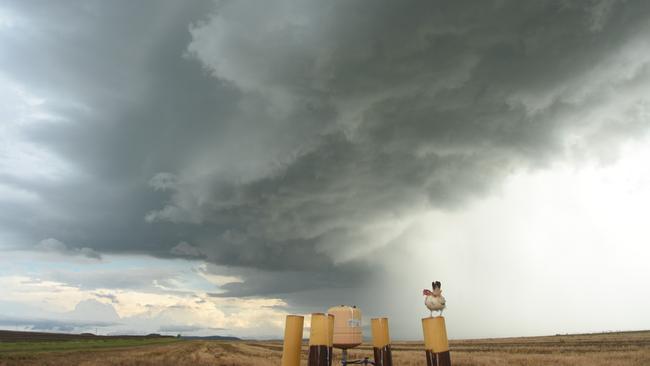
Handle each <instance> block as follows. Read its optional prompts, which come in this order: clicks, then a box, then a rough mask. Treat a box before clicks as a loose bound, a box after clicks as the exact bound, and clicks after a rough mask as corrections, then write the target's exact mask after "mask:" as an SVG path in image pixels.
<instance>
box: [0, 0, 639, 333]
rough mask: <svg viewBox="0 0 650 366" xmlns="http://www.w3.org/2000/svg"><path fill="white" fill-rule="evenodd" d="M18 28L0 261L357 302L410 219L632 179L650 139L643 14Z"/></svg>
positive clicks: (328, 17) (619, 6)
mask: <svg viewBox="0 0 650 366" xmlns="http://www.w3.org/2000/svg"><path fill="white" fill-rule="evenodd" d="M0 11H2V13H0V14H8V15H7V19H12V20H11V22H9V21H6V22H5V21H0V44H1V46H0V78H1V79H2V80H3V86H0V97H2V98H3V100H5V101H6V102H5V103H4V104H3V106H2V111H0V117H1V118H2V119H3V121H2V124H3V134H4V137H0V144H2V147H0V228H2V231H3V232H4V234H2V236H1V237H0V240H2V241H1V242H0V246H3V247H5V248H11V249H13V250H16V249H20V250H24V249H28V250H34V251H47V250H59V251H61V250H62V251H64V252H66V253H69V254H73V255H81V256H86V257H91V258H95V259H97V260H101V257H102V255H103V254H107V253H109V254H144V255H151V256H156V257H163V258H194V259H201V260H205V261H207V262H209V263H211V266H209V267H206V268H208V269H212V270H213V271H214V273H215V274H222V275H232V276H239V277H241V278H243V281H242V282H231V283H228V284H225V285H223V286H221V288H220V289H221V292H215V293H214V294H213V296H215V297H228V296H261V297H265V296H281V297H282V298H285V299H289V300H290V303H291V304H295V305H296V306H298V305H300V306H303V308H304V309H311V308H314V307H315V306H316V304H317V302H318V301H321V300H320V299H321V297H326V296H334V295H332V294H334V293H339V294H344V295H341V296H346V298H348V299H356V300H358V301H359V302H360V303H363V302H364V301H366V300H364V298H363V295H362V294H359V293H357V292H355V291H354V289H356V288H359V287H361V286H363V285H365V284H367V283H368V282H370V281H371V279H373V278H376V276H377V275H378V274H380V273H382V271H383V270H384V268H383V267H382V265H381V263H384V262H385V260H386V258H387V256H390V255H393V254H394V253H395V251H396V250H398V249H396V248H399V247H400V246H401V236H402V235H403V234H404V231H405V230H406V229H407V227H409V225H410V223H411V221H412V219H413V217H415V216H417V215H419V214H422V213H424V212H427V211H430V210H442V211H452V212H453V211H458V210H461V209H462V208H463V207H465V206H466V205H468V204H471V203H472V202H473V201H474V200H476V199H478V198H482V197H486V196H488V195H489V194H490V193H491V192H493V191H494V190H497V189H499V187H500V186H501V184H502V182H503V180H504V179H505V178H506V177H507V176H509V175H510V174H512V173H513V172H519V171H535V170H538V169H544V168H547V167H548V166H550V165H551V164H552V163H553V162H556V161H583V160H597V161H601V162H605V163H607V162H611V161H615V160H616V158H617V156H618V149H619V146H620V145H621V144H622V143H624V142H625V141H629V140H634V139H638V138H641V136H645V135H646V133H647V130H648V127H649V121H648V118H647V116H648V109H647V108H648V97H647V95H648V94H647V93H644V92H643V91H647V87H648V85H650V68H649V65H650V64H649V62H650V52H649V51H650V44H649V43H648V41H647V40H648V39H649V38H648V36H649V35H650V24H648V22H647V19H648V15H650V14H649V12H650V3H647V2H643V1H627V2H617V1H591V2H560V1H528V2H523V1H453V2H435V1H409V2H403V1H400V2H394V1H289V0H283V1H274V2H253V1H219V2H211V1H192V2H184V3H180V2H175V1H138V2H126V1H118V2H101V1H97V2H94V1H91V2H88V1H84V2H65V3H63V2H57V3H55V2H38V1H14V2H8V3H5V4H4V5H2V8H0ZM0 19H2V18H0ZM12 98H13V99H12ZM39 243H40V244H39ZM44 243H45V244H47V245H45V244H44ZM48 243H49V244H48ZM53 243H54V244H56V243H61V244H63V243H65V244H63V245H64V246H63V247H62V246H60V245H59V246H56V245H54V244H53ZM52 245H54V246H56V248H53V247H52ZM477 245H480V244H477ZM431 250H432V251H433V252H435V251H436V246H435V245H433V246H432V248H431ZM156 276H163V277H166V276H168V275H167V274H165V273H157V272H154V271H152V272H151V273H150V274H149V275H145V274H144V273H141V275H140V276H138V278H139V279H143V281H145V282H146V283H150V282H151V281H152V280H153V279H154V277H156ZM73 277H74V275H73V274H71V273H68V272H65V271H58V272H56V273H55V278H56V280H59V281H63V282H66V283H72V282H74V281H83V280H85V279H77V280H75V279H74V278H73ZM100 277H101V278H100ZM108 278H109V277H107V276H105V274H104V273H98V274H97V279H96V281H95V282H98V283H99V286H103V287H107V286H108V284H107V283H106V282H105V281H106V280H107V279H108ZM111 281H112V280H111ZM122 282H123V286H124V287H126V288H128V287H131V286H134V284H133V283H129V282H130V281H128V280H123V281H122V280H120V283H122ZM90 287H92V286H90ZM317 289H320V290H322V292H321V293H320V297H318V296H317V297H314V292H313V291H315V290H317ZM364 305H366V306H367V307H369V308H372V306H373V305H372V304H368V303H367V302H366V303H365V304H364ZM179 327H181V326H179ZM181 328H182V327H181ZM181 328H174V329H179V330H180V329H181ZM161 329H162V328H161ZM182 329H185V328H182Z"/></svg>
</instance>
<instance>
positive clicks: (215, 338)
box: [181, 335, 242, 341]
mask: <svg viewBox="0 0 650 366" xmlns="http://www.w3.org/2000/svg"><path fill="white" fill-rule="evenodd" d="M181 339H188V340H192V339H197V340H204V341H208V340H211V341H241V340H242V339H241V338H237V337H229V336H218V335H213V336H205V337H197V336H181Z"/></svg>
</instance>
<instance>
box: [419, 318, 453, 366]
mask: <svg viewBox="0 0 650 366" xmlns="http://www.w3.org/2000/svg"><path fill="white" fill-rule="evenodd" d="M422 331H423V333H424V349H425V351H426V355H427V366H451V357H450V355H449V341H448V340H447V327H446V326H445V318H443V317H441V316H437V317H435V318H424V319H422Z"/></svg>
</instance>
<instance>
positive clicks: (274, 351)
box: [0, 332, 650, 366]
mask: <svg viewBox="0 0 650 366" xmlns="http://www.w3.org/2000/svg"><path fill="white" fill-rule="evenodd" d="M281 355H282V344H281V343H280V342H253V341H238V342H227V341H178V342H173V343H169V344H160V345H148V346H136V347H128V348H115V349H102V350H85V351H64V352H42V353H12V352H2V353H0V365H2V366H4V365H88V366H90V365H93V366H94V365H125V366H129V365H224V366H248V365H257V366H266V365H279V364H280V358H281ZM335 355H336V356H339V355H340V352H339V351H335ZM371 355H372V349H371V347H370V346H369V345H363V346H361V347H359V348H357V349H355V350H353V351H352V352H351V354H350V356H351V357H353V358H362V357H371ZM451 355H452V364H453V365H456V366H469V365H476V366H496V365H499V366H502V365H517V366H537V365H554V366H555V365H559V366H570V365H571V366H587V365H589V366H592V365H593V366H599V365H602V366H605V365H608V366H611V365H614V366H623V365H634V366H636V365H638V366H641V365H643V366H646V365H650V332H625V333H606V334H592V335H568V336H550V337H528V338H503V339H483V340H463V341H453V342H451ZM306 357H307V348H306V347H304V348H303V364H304V365H306ZM335 361H336V362H337V363H338V359H336V360H335ZM393 361H394V364H395V365H396V366H402V365H403V366H407V365H425V360H424V351H423V350H422V344H420V343H417V342H396V343H394V344H393Z"/></svg>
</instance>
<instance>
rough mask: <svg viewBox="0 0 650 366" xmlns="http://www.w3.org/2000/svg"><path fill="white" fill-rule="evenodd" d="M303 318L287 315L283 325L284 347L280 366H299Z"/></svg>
mask: <svg viewBox="0 0 650 366" xmlns="http://www.w3.org/2000/svg"><path fill="white" fill-rule="evenodd" d="M304 320H305V319H304V317H302V316H300V315H287V320H286V322H285V325H284V345H283V346H282V366H300V348H301V346H302V329H303V323H304Z"/></svg>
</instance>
